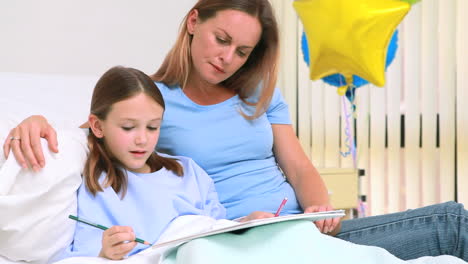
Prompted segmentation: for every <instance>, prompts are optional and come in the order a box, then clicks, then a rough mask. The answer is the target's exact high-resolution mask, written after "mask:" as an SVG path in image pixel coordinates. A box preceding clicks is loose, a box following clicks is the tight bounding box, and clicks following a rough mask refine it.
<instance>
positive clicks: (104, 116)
mask: <svg viewBox="0 0 468 264" xmlns="http://www.w3.org/2000/svg"><path fill="white" fill-rule="evenodd" d="M164 108H165V105H164V100H163V98H162V95H161V93H160V92H159V89H158V88H157V87H156V85H155V83H154V82H153V81H152V80H151V79H150V78H149V77H148V76H147V75H145V74H144V73H142V72H141V71H139V70H136V69H132V68H124V67H114V68H112V69H110V70H109V71H107V72H106V73H104V75H103V76H102V77H101V78H100V79H99V81H98V82H97V84H96V87H95V89H94V93H93V97H92V101H91V111H90V112H91V113H90V115H89V119H88V122H89V125H90V133H89V136H88V144H89V149H90V153H89V156H88V159H87V161H86V165H85V169H84V181H83V184H82V185H81V187H80V189H79V191H78V217H82V218H84V219H88V220H91V221H93V222H97V223H99V224H102V225H104V226H112V227H111V228H109V229H107V230H106V231H104V232H102V230H100V229H97V228H94V227H91V226H89V225H85V224H82V223H78V224H77V226H76V230H75V235H74V241H73V244H72V245H71V246H70V247H69V249H68V250H67V252H65V254H64V255H63V256H62V258H65V257H71V256H101V257H105V258H109V259H115V260H117V259H122V257H124V256H126V255H128V254H129V255H133V254H136V253H138V252H139V251H141V250H143V249H145V248H147V246H146V245H144V244H137V243H136V242H134V240H135V237H144V238H145V239H147V240H148V241H149V242H150V243H154V242H156V241H157V240H158V238H159V236H160V235H161V233H162V232H163V231H164V229H165V228H166V227H167V226H168V224H169V223H170V222H171V221H172V220H173V219H175V218H176V217H177V216H180V215H189V214H193V215H207V216H211V217H213V218H216V219H220V218H225V216H226V211H225V209H224V207H223V206H222V205H221V204H220V203H219V201H218V196H217V193H216V191H215V189H214V185H213V182H212V180H211V178H210V177H209V176H208V175H207V174H206V173H205V172H204V171H203V170H202V169H201V168H200V167H199V166H198V165H196V164H195V163H194V162H193V161H192V160H191V159H189V158H185V157H180V156H179V157H170V156H167V155H161V154H158V153H156V152H155V151H154V148H155V146H156V144H157V142H158V138H159V129H160V126H161V122H162V119H163V113H164ZM256 215H257V216H258V213H256ZM262 216H269V215H268V214H262ZM126 241H130V242H128V243H127V242H126Z"/></svg>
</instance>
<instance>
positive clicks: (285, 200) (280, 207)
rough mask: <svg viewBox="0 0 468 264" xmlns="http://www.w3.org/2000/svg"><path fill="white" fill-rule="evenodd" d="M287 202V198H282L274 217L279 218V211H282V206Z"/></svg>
mask: <svg viewBox="0 0 468 264" xmlns="http://www.w3.org/2000/svg"><path fill="white" fill-rule="evenodd" d="M287 201H288V198H287V197H284V199H283V201H282V202H281V204H280V206H279V208H278V210H277V211H276V214H275V217H276V216H279V214H280V213H281V210H282V209H283V207H284V205H285V204H286V202H287Z"/></svg>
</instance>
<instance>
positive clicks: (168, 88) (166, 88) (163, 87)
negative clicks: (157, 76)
mask: <svg viewBox="0 0 468 264" xmlns="http://www.w3.org/2000/svg"><path fill="white" fill-rule="evenodd" d="M154 83H155V84H156V86H157V87H158V88H159V90H160V91H161V93H162V94H163V95H164V94H168V93H171V92H174V91H177V90H178V89H180V86H179V85H172V86H171V85H167V84H165V83H163V82H154Z"/></svg>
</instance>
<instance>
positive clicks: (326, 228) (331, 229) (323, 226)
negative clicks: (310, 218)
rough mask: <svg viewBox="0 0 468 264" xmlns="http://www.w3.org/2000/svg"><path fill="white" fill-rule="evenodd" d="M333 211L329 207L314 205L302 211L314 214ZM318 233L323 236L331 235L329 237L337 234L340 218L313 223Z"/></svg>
mask: <svg viewBox="0 0 468 264" xmlns="http://www.w3.org/2000/svg"><path fill="white" fill-rule="evenodd" d="M332 210H334V209H333V207H332V206H331V205H314V206H309V207H307V208H306V209H305V210H304V213H315V212H325V211H332ZM314 223H315V225H316V226H317V228H318V229H319V230H320V232H322V233H324V234H328V233H331V235H333V236H334V235H335V234H337V233H338V232H339V226H340V218H339V217H335V218H327V219H323V220H320V221H315V222H314Z"/></svg>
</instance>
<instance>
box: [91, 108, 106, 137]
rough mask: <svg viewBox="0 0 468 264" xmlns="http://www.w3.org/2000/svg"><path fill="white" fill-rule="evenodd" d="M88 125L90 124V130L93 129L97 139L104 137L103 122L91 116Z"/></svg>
mask: <svg viewBox="0 0 468 264" xmlns="http://www.w3.org/2000/svg"><path fill="white" fill-rule="evenodd" d="M88 123H89V128H91V130H92V131H93V134H94V135H95V136H96V137H97V138H103V137H104V133H103V131H102V123H101V120H100V119H99V118H98V117H97V116H95V115H93V114H90V115H89V117H88Z"/></svg>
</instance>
